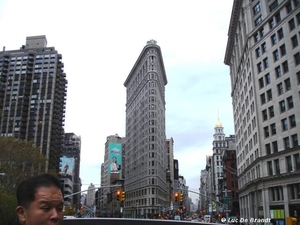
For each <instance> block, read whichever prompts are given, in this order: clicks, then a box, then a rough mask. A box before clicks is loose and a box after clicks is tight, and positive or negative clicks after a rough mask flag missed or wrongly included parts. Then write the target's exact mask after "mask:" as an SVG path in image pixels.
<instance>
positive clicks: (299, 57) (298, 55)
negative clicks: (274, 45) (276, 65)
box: [294, 52, 300, 66]
mask: <svg viewBox="0 0 300 225" xmlns="http://www.w3.org/2000/svg"><path fill="white" fill-rule="evenodd" d="M294 59H295V65H296V66H298V65H300V52H298V53H296V54H295V55H294Z"/></svg>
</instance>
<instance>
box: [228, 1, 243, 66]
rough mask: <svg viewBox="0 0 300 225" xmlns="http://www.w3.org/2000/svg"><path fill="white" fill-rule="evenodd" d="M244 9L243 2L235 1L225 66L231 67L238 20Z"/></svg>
mask: <svg viewBox="0 0 300 225" xmlns="http://www.w3.org/2000/svg"><path fill="white" fill-rule="evenodd" d="M241 8H242V0H234V3H233V7H232V12H231V18H230V23H229V29H228V34H227V35H228V40H227V46H226V52H225V58H224V63H225V65H228V66H229V65H230V59H231V55H232V51H233V46H234V37H235V34H236V29H237V24H238V18H239V14H240V11H241Z"/></svg>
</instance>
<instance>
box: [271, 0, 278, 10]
mask: <svg viewBox="0 0 300 225" xmlns="http://www.w3.org/2000/svg"><path fill="white" fill-rule="evenodd" d="M277 6H278V1H277V0H276V1H274V2H273V3H272V4H271V5H270V6H269V9H270V12H272V11H273V10H274V9H276V8H277Z"/></svg>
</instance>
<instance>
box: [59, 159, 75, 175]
mask: <svg viewBox="0 0 300 225" xmlns="http://www.w3.org/2000/svg"><path fill="white" fill-rule="evenodd" d="M73 169H74V158H69V157H66V156H63V157H61V158H60V164H59V171H60V174H61V175H63V176H66V175H69V176H73Z"/></svg>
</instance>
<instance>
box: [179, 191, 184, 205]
mask: <svg viewBox="0 0 300 225" xmlns="http://www.w3.org/2000/svg"><path fill="white" fill-rule="evenodd" d="M179 201H180V203H181V204H182V203H183V194H182V193H181V194H180V197H179Z"/></svg>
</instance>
